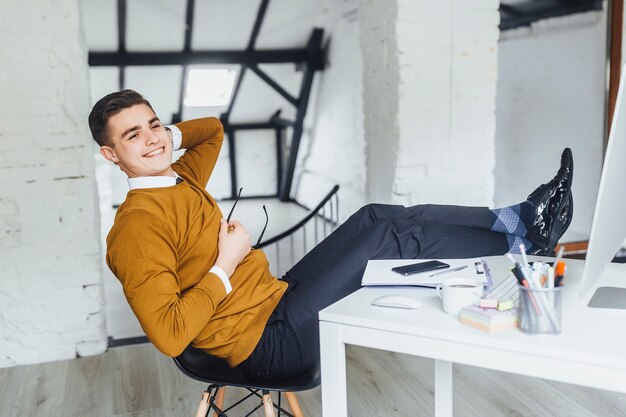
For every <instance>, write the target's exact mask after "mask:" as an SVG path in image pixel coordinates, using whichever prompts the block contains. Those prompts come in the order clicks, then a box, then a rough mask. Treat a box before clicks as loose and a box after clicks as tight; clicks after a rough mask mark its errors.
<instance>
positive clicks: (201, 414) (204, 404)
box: [196, 391, 210, 417]
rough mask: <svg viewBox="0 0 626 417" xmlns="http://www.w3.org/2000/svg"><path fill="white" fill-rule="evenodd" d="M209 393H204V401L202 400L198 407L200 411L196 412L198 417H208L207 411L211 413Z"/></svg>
mask: <svg viewBox="0 0 626 417" xmlns="http://www.w3.org/2000/svg"><path fill="white" fill-rule="evenodd" d="M209 397H210V396H209V393H208V392H207V391H204V392H203V393H202V399H201V400H200V405H199V406H198V411H197V412H196V417H206V415H207V411H209Z"/></svg>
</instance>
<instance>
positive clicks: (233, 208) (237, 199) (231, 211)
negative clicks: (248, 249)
mask: <svg viewBox="0 0 626 417" xmlns="http://www.w3.org/2000/svg"><path fill="white" fill-rule="evenodd" d="M242 190H243V187H241V188H239V193H238V194H237V198H236V199H235V203H234V204H233V206H232V207H231V208H230V211H229V212H228V217H226V223H228V222H230V218H231V216H232V215H233V211H235V206H236V205H237V202H238V201H239V197H241V191H242ZM263 212H264V213H265V225H264V226H263V230H261V234H260V235H259V239H258V240H257V242H256V245H254V246H252V248H253V249H258V248H259V245H260V244H261V239H263V235H264V234H265V229H266V228H267V223H268V221H269V216H268V215H267V209H266V208H265V204H263Z"/></svg>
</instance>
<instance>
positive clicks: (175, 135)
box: [165, 125, 183, 151]
mask: <svg viewBox="0 0 626 417" xmlns="http://www.w3.org/2000/svg"><path fill="white" fill-rule="evenodd" d="M165 127H166V128H168V129H169V130H170V131H171V132H172V149H173V150H175V151H177V150H179V149H180V145H182V143H183V133H182V132H181V131H180V129H179V128H177V127H176V125H167V126H165Z"/></svg>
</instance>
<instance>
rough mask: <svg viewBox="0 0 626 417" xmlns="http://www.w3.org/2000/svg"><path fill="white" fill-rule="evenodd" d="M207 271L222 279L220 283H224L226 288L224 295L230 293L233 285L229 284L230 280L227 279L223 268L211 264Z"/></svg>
mask: <svg viewBox="0 0 626 417" xmlns="http://www.w3.org/2000/svg"><path fill="white" fill-rule="evenodd" d="M209 272H213V273H214V274H215V275H217V276H218V277H219V278H220V280H222V284H224V288H226V295H228V294H230V292H231V291H232V290H233V287H232V286H231V285H230V281H229V280H228V275H226V272H224V270H223V269H222V268H220V267H219V266H213V267H212V268H211V269H209Z"/></svg>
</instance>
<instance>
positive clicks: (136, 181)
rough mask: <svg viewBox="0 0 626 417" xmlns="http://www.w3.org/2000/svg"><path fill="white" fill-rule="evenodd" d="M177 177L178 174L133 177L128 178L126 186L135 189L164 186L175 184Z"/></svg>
mask: <svg viewBox="0 0 626 417" xmlns="http://www.w3.org/2000/svg"><path fill="white" fill-rule="evenodd" d="M177 178H179V176H178V174H176V176H175V177H170V176H155V177H135V178H129V179H128V188H130V189H131V190H136V189H140V188H165V187H171V186H173V185H176V179H177Z"/></svg>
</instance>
